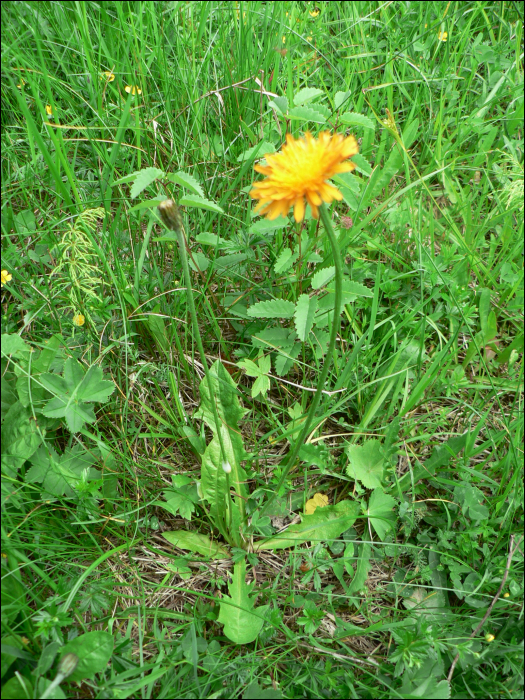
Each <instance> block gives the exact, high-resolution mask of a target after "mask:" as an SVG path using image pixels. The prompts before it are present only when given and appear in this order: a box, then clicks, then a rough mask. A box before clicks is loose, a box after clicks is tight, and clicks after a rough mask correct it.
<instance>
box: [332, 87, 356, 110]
mask: <svg viewBox="0 0 525 700" xmlns="http://www.w3.org/2000/svg"><path fill="white" fill-rule="evenodd" d="M351 94H352V93H351V92H350V91H349V90H347V91H346V92H336V93H335V96H334V107H335V109H339V107H340V106H341V105H342V104H343V102H345V101H346V100H347V99H348V98H349V97H350V95H351Z"/></svg>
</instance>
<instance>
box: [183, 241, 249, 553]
mask: <svg viewBox="0 0 525 700" xmlns="http://www.w3.org/2000/svg"><path fill="white" fill-rule="evenodd" d="M176 234H177V241H178V243H179V251H180V258H181V262H182V269H183V270H184V283H185V284H186V291H187V298H188V306H189V308H190V316H191V322H192V324H193V332H194V333H195V341H196V343H197V349H198V351H199V355H200V358H201V362H202V366H203V368H204V374H205V375H206V383H207V384H208V391H209V392H210V404H211V410H212V413H213V420H214V422H215V429H216V432H217V437H218V438H219V445H220V448H221V464H222V463H224V462H226V461H227V459H226V450H225V449H224V443H223V440H222V434H221V421H220V418H219V414H218V413H217V406H216V405H215V392H214V390H213V383H212V379H211V374H210V370H209V369H208V361H207V359H206V355H205V354H204V346H203V344H202V338H201V334H200V330H199V324H198V322H197V312H196V311H195V303H194V301H193V290H192V288H191V277H190V268H189V265H188V255H187V252H186V241H185V239H184V233H183V232H182V230H181V229H179V230H177V231H176ZM219 468H221V467H219ZM217 510H218V511H220V509H217ZM217 527H218V528H219V530H220V532H221V534H222V536H223V537H224V539H225V540H227V541H228V542H230V543H231V538H230V536H229V534H228V528H227V527H226V526H225V524H224V522H223V518H222V516H221V522H220V523H217ZM233 537H234V539H235V540H236V538H235V533H233ZM235 543H236V544H237V542H235Z"/></svg>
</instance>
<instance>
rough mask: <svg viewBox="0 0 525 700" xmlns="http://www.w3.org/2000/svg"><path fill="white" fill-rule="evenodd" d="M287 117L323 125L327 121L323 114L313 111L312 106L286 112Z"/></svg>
mask: <svg viewBox="0 0 525 700" xmlns="http://www.w3.org/2000/svg"><path fill="white" fill-rule="evenodd" d="M325 109H326V107H325ZM288 117H289V118H290V119H299V120H301V121H304V122H315V123H316V124H324V123H325V122H326V119H327V117H326V116H325V114H323V113H322V112H321V111H320V110H317V109H315V107H314V106H313V105H312V106H310V107H293V108H292V109H291V110H290V111H289V112H288Z"/></svg>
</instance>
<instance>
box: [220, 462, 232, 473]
mask: <svg viewBox="0 0 525 700" xmlns="http://www.w3.org/2000/svg"><path fill="white" fill-rule="evenodd" d="M222 468H223V471H224V472H225V473H226V474H229V473H230V472H231V470H232V465H231V464H230V463H229V462H223V463H222Z"/></svg>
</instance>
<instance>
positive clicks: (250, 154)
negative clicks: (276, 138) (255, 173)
mask: <svg viewBox="0 0 525 700" xmlns="http://www.w3.org/2000/svg"><path fill="white" fill-rule="evenodd" d="M272 153H275V146H274V145H273V143H270V142H269V141H262V142H261V143H258V144H257V145H256V146H252V147H251V148H248V149H247V150H246V151H244V153H241V155H240V156H239V157H238V158H237V162H238V163H241V162H243V161H248V160H253V159H254V158H264V157H265V156H266V155H269V154H272Z"/></svg>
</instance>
